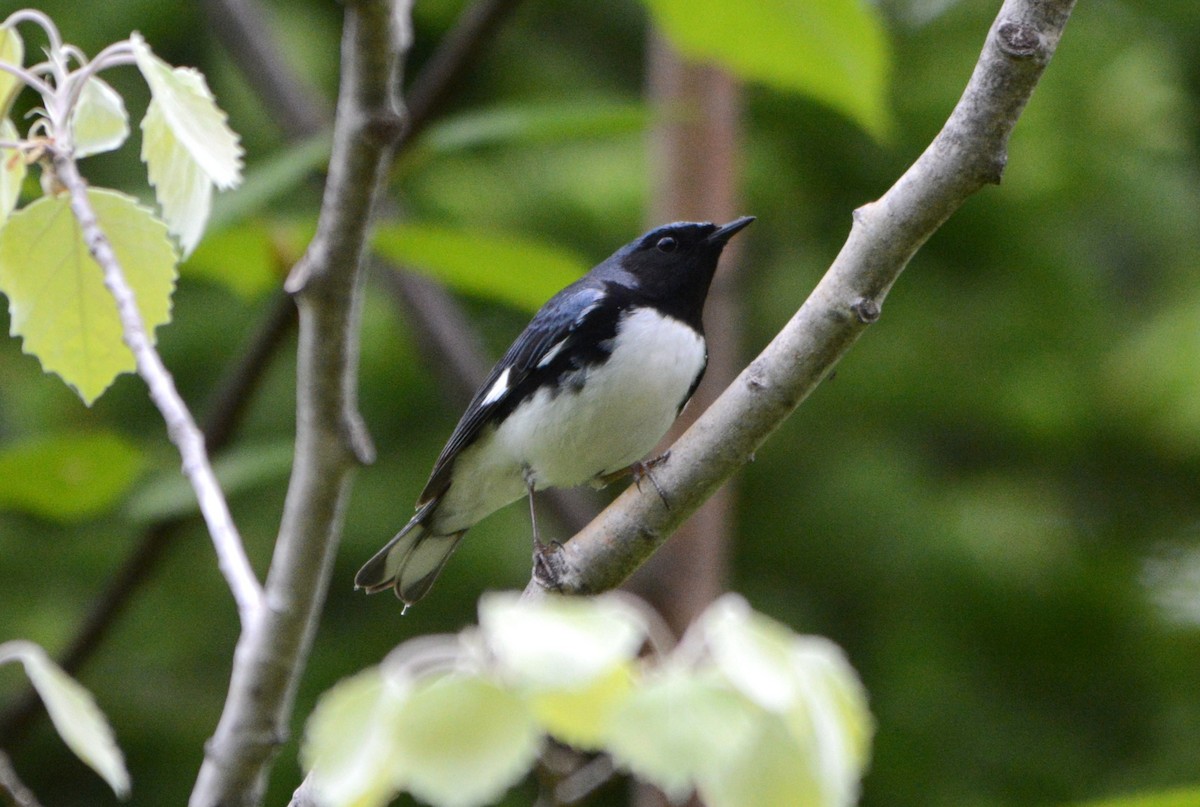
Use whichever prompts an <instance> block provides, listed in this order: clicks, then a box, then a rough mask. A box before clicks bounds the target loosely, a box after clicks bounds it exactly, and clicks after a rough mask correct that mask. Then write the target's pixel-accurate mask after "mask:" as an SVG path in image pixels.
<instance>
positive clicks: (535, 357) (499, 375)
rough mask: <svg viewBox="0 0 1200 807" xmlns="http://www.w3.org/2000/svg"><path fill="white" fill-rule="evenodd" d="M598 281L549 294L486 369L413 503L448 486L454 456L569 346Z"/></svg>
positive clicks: (595, 298)
mask: <svg viewBox="0 0 1200 807" xmlns="http://www.w3.org/2000/svg"><path fill="white" fill-rule="evenodd" d="M603 298H604V289H603V286H601V285H599V284H593V283H590V282H588V278H583V279H582V280H580V281H579V282H577V283H575V284H573V285H571V286H568V287H567V288H565V289H563V290H562V291H561V292H559V293H558V294H557V295H555V296H554V297H553V298H551V299H550V301H549V302H547V303H546V305H544V306H543V307H542V309H541V310H540V311H538V312H537V314H535V315H534V317H533V320H532V321H530V323H529V325H528V326H527V327H526V328H525V330H524V331H522V332H521V335H520V336H518V337H517V339H516V341H515V342H513V343H512V345H511V346H510V347H509V349H508V351H507V352H506V353H505V354H504V356H503V357H502V358H501V359H500V361H498V362H497V363H496V366H495V367H493V368H492V371H491V372H490V373H488V376H487V378H486V379H484V382H483V384H481V385H480V387H479V389H478V390H477V391H476V393H475V397H474V398H472V399H471V403H470V404H469V405H468V406H467V411H466V412H464V413H463V416H462V418H461V419H460V420H459V421H458V425H457V426H455V427H454V432H453V433H452V434H451V435H450V439H449V440H448V441H447V442H446V447H445V448H443V449H442V453H441V455H440V456H438V459H437V462H436V463H434V466H433V472H432V473H431V474H430V476H429V482H427V483H426V485H425V489H424V490H423V491H422V492H421V497H420V499H419V500H418V501H417V507H421V506H422V505H425V504H427V503H428V502H430V501H433V500H434V499H436V498H438V497H440V496H441V495H442V494H443V493H445V492H446V489H447V488H448V487H449V486H450V474H451V470H452V469H453V466H454V460H455V459H456V458H457V457H458V455H459V454H460V453H461V452H462V450H463V449H464V448H466V447H467V446H469V445H471V444H472V443H473V442H474V441H475V439H476V438H477V437H479V434H480V432H481V431H482V430H483V428H484V426H486V425H487V424H488V423H491V422H493V420H494V418H496V417H498V416H499V415H501V414H502V413H503V414H507V413H508V412H511V411H512V410H513V409H514V408H515V407H516V405H517V404H518V403H520V401H521V400H523V399H524V398H525V397H527V396H528V395H530V394H531V393H532V392H533V390H534V389H535V388H536V386H537V381H538V376H539V375H540V373H539V371H548V370H550V369H552V365H555V364H557V362H555V359H557V358H559V357H560V356H562V354H563V353H564V351H568V350H569V349H570V348H571V347H572V343H573V341H574V340H575V339H576V338H577V337H578V336H579V334H580V333H581V331H583V332H587V331H588V330H589V328H588V327H587V325H588V324H589V322H591V321H592V320H594V319H595V318H596V312H597V311H598V308H599V304H600V301H601V300H602V299H603Z"/></svg>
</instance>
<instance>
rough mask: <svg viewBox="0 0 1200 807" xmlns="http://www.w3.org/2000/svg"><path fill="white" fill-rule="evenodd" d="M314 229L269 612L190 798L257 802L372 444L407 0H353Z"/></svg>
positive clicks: (252, 637) (295, 288) (196, 805)
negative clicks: (368, 377)
mask: <svg viewBox="0 0 1200 807" xmlns="http://www.w3.org/2000/svg"><path fill="white" fill-rule="evenodd" d="M344 25H345V27H344V29H343V32H342V78H341V87H340V90H339V96H338V97H339V100H338V109H337V117H336V122H335V124H334V142H333V153H332V156H331V159H330V166H329V178H328V181H327V183H326V187H325V197H324V200H323V201H322V206H321V213H320V218H319V220H318V225H317V234H316V236H315V237H314V239H313V241H312V243H311V244H310V245H309V248H308V252H307V253H306V254H305V257H304V258H303V259H302V260H301V261H300V263H299V264H297V266H296V267H295V269H293V271H292V274H291V276H290V277H289V279H288V282H287V286H286V288H287V289H288V291H290V292H291V293H293V294H294V295H295V297H296V302H297V305H298V307H299V310H300V341H299V349H298V368H297V434H296V458H295V464H294V465H293V468H292V478H291V482H290V485H289V488H288V495H287V500H286V503H285V507H284V513H283V520H282V523H281V525H280V532H279V537H278V540H277V542H276V547H275V554H274V557H273V559H272V562H271V569H270V572H269V574H268V575H267V583H266V600H267V603H268V610H267V612H266V614H265V616H264V618H263V619H262V620H261V621H260V622H259V624H257V625H255V626H254V629H253V630H250V631H244V632H243V634H242V636H241V638H240V639H239V641H238V647H237V650H236V652H235V654H234V668H233V675H232V679H231V681H230V688H229V695H228V697H227V699H226V701H225V709H224V711H223V713H222V715H221V720H220V723H219V724H218V726H217V730H216V733H215V734H214V736H213V738H212V740H211V741H210V742H209V743H208V746H207V749H206V753H205V760H204V764H203V766H202V767H201V769H200V775H199V777H198V778H197V781H196V786H195V789H194V790H193V792H192V797H191V800H190V804H191V805H192V807H217V805H221V807H231V806H232V805H256V804H259V803H261V801H262V797H263V793H264V791H265V787H266V776H267V772H268V771H269V768H270V764H271V761H272V759H273V757H274V754H275V750H276V749H277V747H278V745H279V743H280V742H282V741H283V739H284V738H285V737H286V736H287V732H288V723H289V720H290V716H291V711H292V702H293V701H294V699H295V693H296V688H297V685H298V683H299V678H300V672H301V671H302V670H303V669H304V662H305V660H306V658H307V655H308V650H309V647H310V645H311V643H312V636H313V634H314V632H315V630H316V625H317V618H318V616H319V615H320V612H321V607H322V605H323V604H324V600H325V591H326V589H327V587H328V582H329V574H330V572H331V570H332V567H333V557H334V554H335V550H336V547H337V541H338V537H339V536H340V534H341V521H342V514H343V512H344V510H345V504H346V499H347V494H348V492H349V479H350V475H351V473H352V471H353V469H354V467H355V465H356V463H359V462H365V461H369V459H370V455H371V448H370V444H369V440H368V439H367V436H366V432H365V430H364V429H363V427H362V425H361V422H360V419H359V415H358V411H357V394H356V386H357V363H358V314H359V309H360V306H361V300H362V275H363V265H364V262H363V256H364V250H365V243H366V236H367V225H368V222H369V220H370V217H371V212H372V210H373V208H374V206H375V202H376V200H377V198H378V197H379V196H380V191H381V189H382V187H383V181H384V179H385V176H386V171H387V167H388V165H389V164H390V159H391V156H392V148H393V144H394V143H395V141H396V140H397V138H398V136H399V133H400V129H401V117H400V112H399V103H398V97H397V96H398V92H397V87H398V86H399V72H400V65H401V63H402V61H403V55H404V52H405V51H406V49H407V47H408V42H409V40H410V38H411V37H410V29H409V26H410V21H409V6H408V3H407V2H405V1H404V0H396V2H395V4H393V3H392V2H387V0H353V1H352V2H348V3H347V5H346V14H345V24H344Z"/></svg>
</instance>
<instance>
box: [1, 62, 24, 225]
mask: <svg viewBox="0 0 1200 807" xmlns="http://www.w3.org/2000/svg"><path fill="white" fill-rule="evenodd" d="M3 75H7V74H6V73H3V72H0V76H3ZM20 137H21V135H20V133H18V132H17V127H16V126H14V125H13V122H12V121H10V120H9V119H8V118H4V119H3V120H0V140H9V141H14V142H15V141H17V140H19V139H20ZM23 182H25V157H24V155H22V154H21V153H20V152H19V151H17V150H16V149H6V148H0V226H3V225H4V222H5V221H6V220H7V219H8V214H9V213H12V212H13V209H14V208H16V206H17V199H19V198H20V196H21V184H22V183H23Z"/></svg>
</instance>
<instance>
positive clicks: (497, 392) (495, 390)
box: [479, 367, 512, 406]
mask: <svg viewBox="0 0 1200 807" xmlns="http://www.w3.org/2000/svg"><path fill="white" fill-rule="evenodd" d="M511 371H512V368H511V367H505V368H504V372H503V373H501V374H500V377H499V378H497V379H496V382H495V383H494V384H492V387H491V389H489V390H488V391H487V395H484V396H483V400H482V401H480V402H479V405H480V406H487V405H488V404H493V403H495V402H496V401H498V400H500V399H501V398H503V397H504V393H506V392H508V376H509V373H510V372H511Z"/></svg>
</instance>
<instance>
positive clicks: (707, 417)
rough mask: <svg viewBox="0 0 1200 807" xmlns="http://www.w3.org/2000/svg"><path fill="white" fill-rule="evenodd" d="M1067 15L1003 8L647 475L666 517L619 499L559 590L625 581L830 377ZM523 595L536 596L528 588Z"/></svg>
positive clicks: (1035, 74)
mask: <svg viewBox="0 0 1200 807" xmlns="http://www.w3.org/2000/svg"><path fill="white" fill-rule="evenodd" d="M1073 6H1074V0H1006V2H1005V3H1004V5H1003V7H1002V8H1001V10H1000V14H999V16H998V17H997V18H996V21H995V23H994V24H993V26H992V28H991V31H990V32H989V34H988V37H987V41H986V43H985V45H984V48H983V53H982V55H981V56H980V58H979V62H978V63H977V64H976V67H975V72H974V73H973V75H972V76H971V80H970V82H969V83H968V85H967V88H966V90H965V91H964V93H963V96H962V98H961V100H960V101H959V103H958V105H957V106H956V107H955V109H954V112H953V113H952V114H951V116H950V118H949V120H948V121H947V122H946V125H945V127H944V128H943V129H942V131H941V133H939V134H938V136H937V137H936V138H935V139H934V141H933V142H932V143H931V144H930V146H929V148H928V149H926V151H925V153H924V154H922V155H921V157H920V158H919V159H918V160H917V161H916V163H914V164H913V166H912V167H911V168H909V170H908V171H907V172H905V174H904V175H903V176H902V177H900V179H899V180H898V181H897V182H896V184H895V185H894V186H892V188H891V189H890V190H889V191H888V192H887V193H886V194H884V196H883V197H881V198H880V199H879V200H878V201H876V202H873V203H871V204H868V205H864V206H863V207H861V208H859V209H858V210H857V211H855V214H854V223H853V226H852V228H851V231H850V237H849V239H848V240H847V241H846V244H845V246H844V247H843V248H842V250H841V252H840V253H839V254H838V256H837V258H836V260H835V261H834V263H833V266H832V267H830V269H829V271H828V272H827V273H826V275H825V277H824V278H823V279H822V280H821V282H820V283H819V284H818V285H817V287H816V289H814V290H813V292H812V294H811V295H810V296H809V298H808V300H807V301H805V303H804V305H803V306H802V307H801V308H800V310H799V311H798V312H796V314H795V316H793V317H792V320H791V321H790V322H789V323H788V324H787V326H786V327H784V329H783V330H782V331H781V332H780V333H779V334H778V335H777V336H776V337H775V339H774V340H773V341H772V342H771V344H770V345H768V346H767V348H766V349H765V350H764V351H763V352H762V353H761V354H760V355H759V356H758V358H757V359H755V360H754V361H753V362H751V364H750V366H749V367H747V368H746V370H745V371H743V372H742V374H741V375H740V376H738V378H737V379H736V380H735V381H734V383H733V384H732V385H730V387H729V388H728V389H727V390H725V392H724V393H723V394H722V395H721V397H720V398H718V399H717V401H716V402H714V403H713V405H712V406H711V407H709V409H708V411H706V412H705V413H704V415H702V416H701V417H700V418H699V419H698V420H697V421H696V423H695V424H694V425H693V426H692V427H691V428H690V429H689V430H688V431H687V432H686V433H685V434H684V435H683V436H682V437H681V438H680V439H679V440H678V441H677V442H676V443H675V445H674V446H672V448H671V457H670V460H669V461H668V462H667V463H665V464H664V465H662V466H661V467H659V468H658V469H656V470H655V479H656V481H657V482H658V483H659V486H660V487H661V488H662V489H663V491H665V493H666V495H667V497H668V498H669V499H670V501H671V507H670V509H669V510H668V509H667V508H666V507H664V506H663V504H662V501H661V499H660V497H659V496H658V495H656V494H655V493H654V492H653V491H650V492H649V493H646V494H643V493H641V492H640V491H639V490H638V489H637V487H636V486H633V487H631V488H629V489H628V490H626V491H625V492H624V493H623V494H622V495H621V496H620V497H619V498H618V499H617V500H616V501H615V502H614V503H613V504H612V505H611V506H610V507H609V508H608V509H607V510H605V511H604V512H603V513H601V514H600V515H599V516H598V517H597V518H596V519H595V520H593V521H592V523H591V524H589V525H588V526H587V527H585V528H584V529H583V530H582V531H581V532H580V533H579V534H577V535H576V536H575V537H574V538H572V539H571V540H570V541H568V542H567V543H566V545H565V546H564V547H563V549H562V552H561V555H560V557H561V560H562V568H563V574H562V576H561V578H560V579H559V580H558V581H557V582H558V583H559V584H560V585H561V590H564V591H568V592H575V593H590V592H596V591H604V590H606V589H609V588H612V587H614V586H616V585H619V584H620V583H621V581H623V580H624V579H625V578H626V577H628V576H629V574H630V573H631V572H632V571H633V570H634V569H636V568H637V567H638V566H639V565H640V564H641V563H642V562H643V561H644V560H645V559H646V558H647V557H648V556H649V555H650V554H651V553H652V552H653V551H654V550H655V549H657V548H658V546H660V545H661V544H662V543H663V541H665V540H666V538H667V537H668V536H669V535H670V534H671V532H672V531H673V530H674V529H675V528H676V527H678V526H679V524H680V523H682V522H683V520H684V519H686V518H687V517H688V516H689V515H690V514H691V513H692V512H693V511H695V509H696V508H697V507H698V506H699V505H700V504H701V503H703V502H704V501H705V500H706V499H707V498H708V497H709V496H710V495H712V493H713V492H714V491H715V490H716V489H717V488H718V487H720V486H721V484H722V483H724V482H725V480H726V479H728V478H729V477H730V476H732V475H733V473H734V472H736V471H737V470H738V469H739V468H741V467H742V466H743V465H745V464H746V463H747V462H749V461H750V459H751V458H752V457H753V455H754V452H755V451H756V450H757V449H758V447H759V446H760V445H762V443H763V442H764V441H765V440H766V439H767V438H768V437H769V436H770V435H771V433H772V432H773V431H774V430H775V429H776V428H777V427H778V426H779V425H780V424H781V423H782V422H783V421H784V420H785V419H786V418H787V417H788V415H790V414H791V413H792V411H793V410H795V408H796V407H797V406H798V405H799V404H800V402H801V401H803V400H804V398H805V397H806V396H807V395H808V394H809V393H810V392H811V391H812V390H813V389H815V388H816V386H817V385H818V384H819V383H820V382H821V380H822V379H824V378H826V377H827V376H828V375H829V372H830V370H831V369H832V368H833V366H834V365H835V364H836V363H837V362H838V360H839V359H841V357H842V356H843V355H844V354H845V353H846V351H848V350H849V349H850V347H851V346H852V345H853V344H854V342H855V341H856V340H857V339H858V337H859V336H860V335H861V334H862V333H863V331H864V330H866V328H867V326H868V325H869V324H870V323H872V322H874V321H875V320H877V319H878V318H879V315H880V307H881V306H882V304H883V300H884V297H885V296H886V295H887V292H888V290H889V289H890V288H891V286H892V284H893V283H894V282H895V281H896V279H897V278H898V277H899V276H900V273H901V272H902V271H903V269H904V267H905V266H906V265H907V264H908V261H909V260H910V259H911V258H912V256H913V255H914V254H915V253H916V251H917V250H918V249H919V248H920V247H921V245H922V244H924V243H925V241H926V239H928V238H929V236H930V235H932V234H933V233H934V231H936V230H937V228H938V227H940V226H941V224H942V223H943V222H944V221H945V220H946V219H947V218H949V217H950V215H951V214H952V213H953V212H954V211H955V210H957V209H958V207H959V206H960V205H961V204H962V203H963V202H964V201H965V200H966V199H967V197H969V196H970V195H971V194H973V193H975V192H976V191H978V190H979V189H981V188H982V187H984V186H985V185H987V184H988V183H996V182H999V180H1000V175H1001V173H1002V170H1003V167H1004V163H1005V160H1006V154H1007V144H1008V137H1009V135H1010V134H1011V132H1012V129H1013V127H1014V126H1015V124H1016V122H1017V119H1018V117H1019V116H1020V114H1021V111H1022V110H1023V109H1024V107H1025V104H1026V102H1027V101H1028V100H1029V98H1030V96H1031V95H1032V93H1033V90H1034V87H1035V86H1036V85H1037V82H1038V79H1039V78H1040V77H1041V75H1042V72H1043V70H1044V69H1045V67H1046V65H1047V63H1049V61H1050V58H1051V56H1053V54H1054V49H1055V47H1056V46H1057V44H1058V40H1059V37H1060V36H1061V34H1062V30H1063V27H1064V26H1065V25H1066V23H1067V20H1068V18H1069V17H1070V14H1071V9H1072V7H1073ZM526 591H527V592H528V593H530V594H531V595H536V594H538V593H540V592H541V591H542V589H541V586H540V585H539V584H538V583H537V581H536V580H533V581H531V582H530V584H529V586H528V587H527V589H526Z"/></svg>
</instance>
